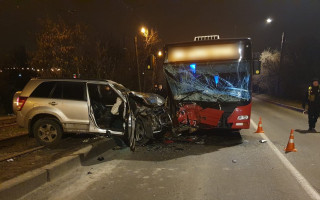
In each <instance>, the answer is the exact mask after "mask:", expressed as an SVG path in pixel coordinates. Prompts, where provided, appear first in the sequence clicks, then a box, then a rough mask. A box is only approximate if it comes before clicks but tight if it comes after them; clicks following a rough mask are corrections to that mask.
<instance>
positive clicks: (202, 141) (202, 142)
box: [195, 139, 205, 144]
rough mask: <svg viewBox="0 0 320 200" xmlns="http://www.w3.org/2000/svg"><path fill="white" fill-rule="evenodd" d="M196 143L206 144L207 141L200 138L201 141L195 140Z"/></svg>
mask: <svg viewBox="0 0 320 200" xmlns="http://www.w3.org/2000/svg"><path fill="white" fill-rule="evenodd" d="M195 143H196V144H205V142H204V139H201V140H199V141H197V142H195Z"/></svg>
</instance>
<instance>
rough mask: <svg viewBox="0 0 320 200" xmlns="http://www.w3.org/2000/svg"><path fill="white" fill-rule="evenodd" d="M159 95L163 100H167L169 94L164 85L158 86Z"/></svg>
mask: <svg viewBox="0 0 320 200" xmlns="http://www.w3.org/2000/svg"><path fill="white" fill-rule="evenodd" d="M157 94H158V95H160V96H162V97H163V98H167V92H166V91H165V90H164V89H163V87H162V85H161V84H159V85H158V93H157Z"/></svg>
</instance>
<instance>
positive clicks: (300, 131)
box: [294, 129, 320, 134]
mask: <svg viewBox="0 0 320 200" xmlns="http://www.w3.org/2000/svg"><path fill="white" fill-rule="evenodd" d="M294 131H295V132H298V133H301V134H307V133H320V132H319V131H309V130H301V129H296V130H294Z"/></svg>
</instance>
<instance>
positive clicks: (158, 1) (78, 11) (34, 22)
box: [0, 0, 320, 56]
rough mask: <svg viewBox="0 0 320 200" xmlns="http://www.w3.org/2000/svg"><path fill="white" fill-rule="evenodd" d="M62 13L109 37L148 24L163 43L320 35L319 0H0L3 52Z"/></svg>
mask: <svg viewBox="0 0 320 200" xmlns="http://www.w3.org/2000/svg"><path fill="white" fill-rule="evenodd" d="M58 16H60V17H61V18H63V19H66V20H68V21H69V22H77V23H82V24H85V25H87V26H88V29H89V30H91V31H92V32H94V33H96V34H97V35H98V36H99V37H104V38H106V39H107V38H108V37H112V38H119V39H121V38H122V37H133V35H134V34H138V31H139V30H138V29H139V27H140V26H141V25H145V26H147V27H152V28H155V29H157V30H158V31H159V34H160V37H161V38H162V39H163V40H164V42H165V43H172V42H179V41H190V40H193V38H194V36H197V35H211V34H219V35H220V37H222V38H226V37H251V38H252V40H253V45H254V50H255V51H261V50H263V49H266V48H268V47H271V48H279V47H280V41H281V33H282V32H283V31H284V32H285V33H286V35H287V40H288V41H294V40H297V39H299V38H302V37H316V38H319V37H320V20H319V19H320V1H319V0H300V1H298V0H230V1H227V0H0V30H1V32H0V34H1V37H0V56H3V55H5V54H8V52H9V51H11V50H12V49H14V48H15V47H16V46H19V45H24V46H26V48H27V49H30V50H32V49H34V48H35V34H36V32H37V31H38V30H39V28H40V25H39V19H43V18H46V17H48V18H57V17H58ZM267 17H271V18H272V19H273V20H274V21H273V23H272V24H268V25H267V24H266V23H265V20H266V18H267Z"/></svg>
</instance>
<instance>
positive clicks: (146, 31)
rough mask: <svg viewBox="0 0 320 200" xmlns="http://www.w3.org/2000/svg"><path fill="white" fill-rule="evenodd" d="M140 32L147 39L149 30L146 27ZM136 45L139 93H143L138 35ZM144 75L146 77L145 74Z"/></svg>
mask: <svg viewBox="0 0 320 200" xmlns="http://www.w3.org/2000/svg"><path fill="white" fill-rule="evenodd" d="M140 31H141V33H142V34H143V35H144V36H145V37H146V38H147V37H148V29H146V28H145V27H142V28H141V29H140ZM134 45H135V53H136V61H137V71H138V82H139V91H140V92H141V91H142V90H141V89H142V88H141V76H140V66H139V54H138V38H137V35H136V36H135V37H134ZM142 75H144V73H143V74H142Z"/></svg>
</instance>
